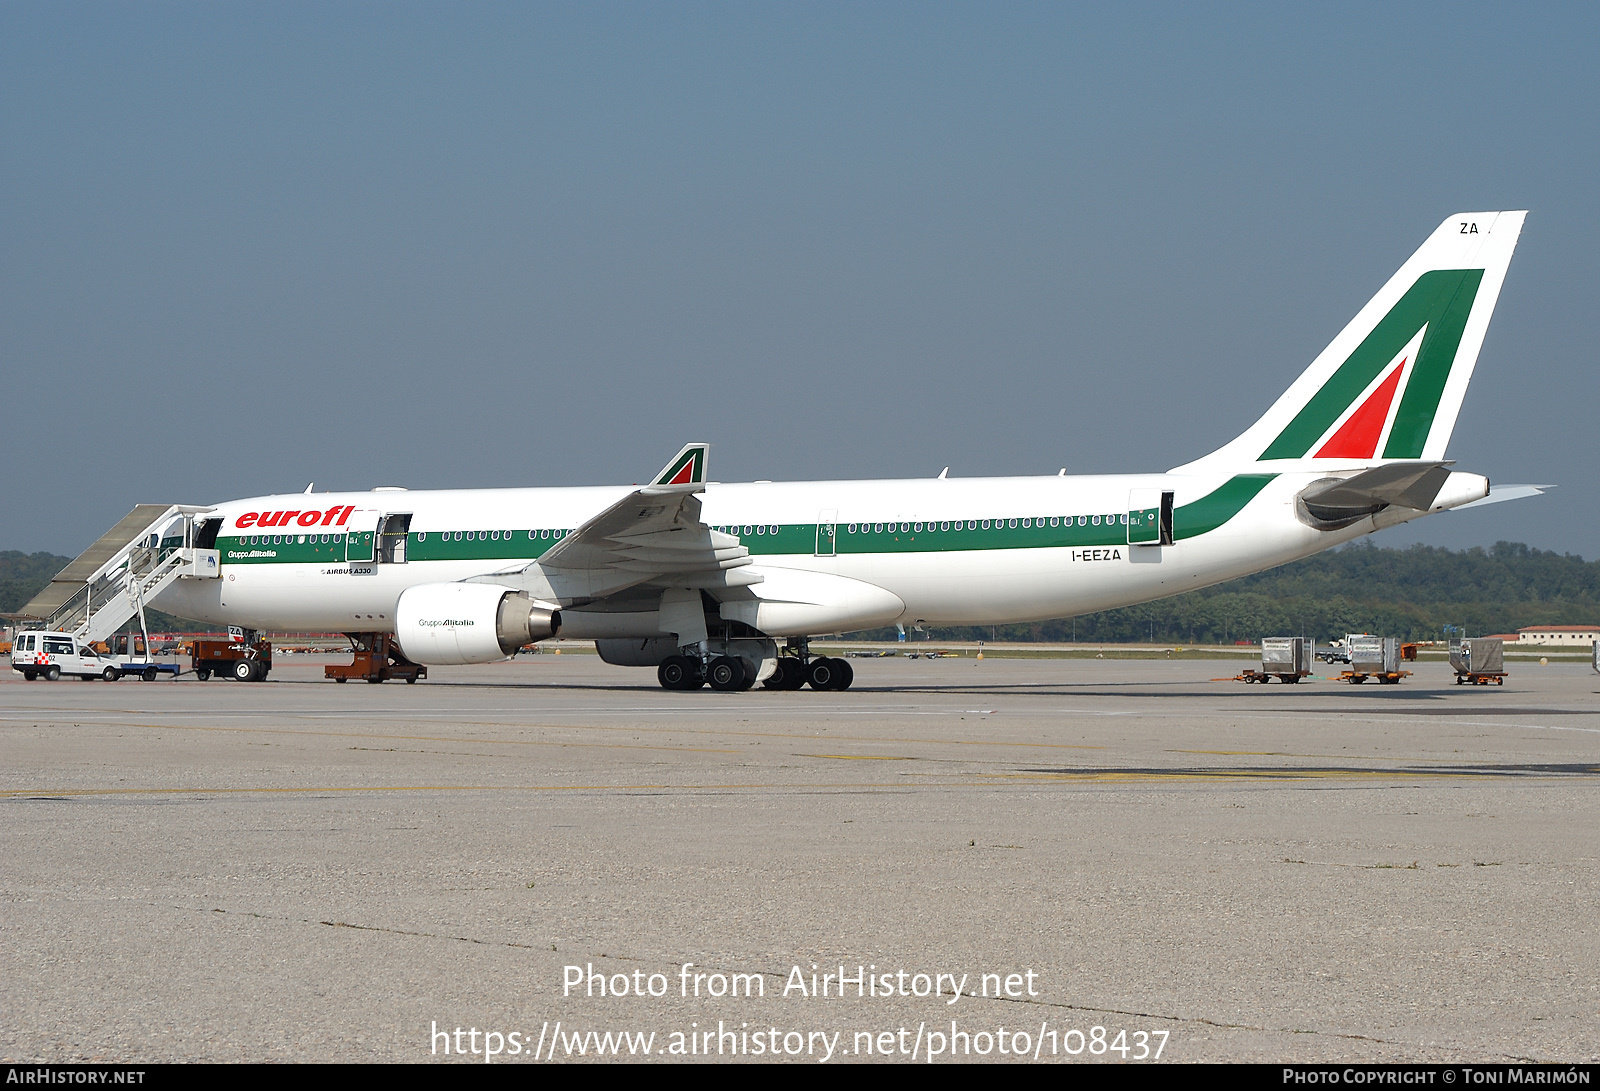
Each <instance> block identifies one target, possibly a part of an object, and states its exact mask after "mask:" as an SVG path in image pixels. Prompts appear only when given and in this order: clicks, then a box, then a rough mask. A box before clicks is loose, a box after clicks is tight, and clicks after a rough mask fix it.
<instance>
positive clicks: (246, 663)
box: [189, 626, 272, 682]
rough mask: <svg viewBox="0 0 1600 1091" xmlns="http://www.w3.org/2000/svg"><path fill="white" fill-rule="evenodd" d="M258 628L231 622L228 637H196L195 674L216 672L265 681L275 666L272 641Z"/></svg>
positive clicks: (191, 660)
mask: <svg viewBox="0 0 1600 1091" xmlns="http://www.w3.org/2000/svg"><path fill="white" fill-rule="evenodd" d="M256 635H257V634H256V631H255V630H254V629H241V628H238V627H237V626H229V628H228V639H227V640H196V641H195V642H194V644H193V645H192V646H191V648H190V650H189V663H190V665H191V666H193V667H194V676H195V677H196V678H198V679H200V681H202V682H204V681H207V680H208V679H210V677H211V676H212V675H213V674H215V675H218V676H220V677H223V678H232V679H233V680H234V681H236V682H260V681H264V680H265V679H266V677H267V675H268V673H270V672H271V670H272V641H270V640H258V639H256Z"/></svg>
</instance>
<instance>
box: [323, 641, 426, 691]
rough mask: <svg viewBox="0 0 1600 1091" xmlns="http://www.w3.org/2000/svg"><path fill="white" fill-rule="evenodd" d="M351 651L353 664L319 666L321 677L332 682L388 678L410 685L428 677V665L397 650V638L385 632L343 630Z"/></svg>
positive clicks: (377, 680) (368, 680) (379, 680)
mask: <svg viewBox="0 0 1600 1091" xmlns="http://www.w3.org/2000/svg"><path fill="white" fill-rule="evenodd" d="M344 635H345V636H346V637H347V638H348V639H349V641H350V650H351V651H352V652H354V653H355V661H354V662H352V663H330V664H328V665H327V666H325V667H323V668H322V676H323V677H324V678H332V679H333V680H334V681H335V682H348V681H349V680H350V679H352V678H360V679H362V680H363V681H366V682H373V683H377V682H387V681H388V680H389V679H391V678H399V679H403V680H404V681H405V683H406V684H407V685H413V684H415V683H416V681H417V679H418V678H426V677H428V668H427V667H424V666H422V665H421V664H419V663H413V662H412V661H411V660H409V659H407V658H406V657H405V653H404V652H402V651H401V650H400V643H399V641H397V640H395V638H394V637H392V636H390V635H389V634H388V633H346V634H344Z"/></svg>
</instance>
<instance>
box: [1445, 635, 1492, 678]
mask: <svg viewBox="0 0 1600 1091" xmlns="http://www.w3.org/2000/svg"><path fill="white" fill-rule="evenodd" d="M1450 666H1452V667H1454V668H1455V672H1456V685H1458V686H1465V685H1472V686H1487V685H1488V684H1489V683H1490V682H1493V683H1494V684H1495V685H1497V686H1503V685H1505V684H1506V647H1505V642H1504V641H1502V640H1497V639H1495V638H1492V637H1476V638H1473V639H1467V638H1465V637H1463V638H1461V639H1459V640H1452V641H1451V642H1450Z"/></svg>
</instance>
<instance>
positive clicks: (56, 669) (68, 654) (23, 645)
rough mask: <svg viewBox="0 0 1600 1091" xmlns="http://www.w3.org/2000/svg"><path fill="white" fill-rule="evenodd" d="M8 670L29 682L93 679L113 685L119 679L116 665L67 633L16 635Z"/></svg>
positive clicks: (41, 631) (50, 632)
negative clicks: (63, 677) (36, 680)
mask: <svg viewBox="0 0 1600 1091" xmlns="http://www.w3.org/2000/svg"><path fill="white" fill-rule="evenodd" d="M11 669H12V670H14V671H17V672H18V673H20V674H21V675H22V677H23V678H24V679H26V680H27V681H29V682H32V681H34V680H35V679H37V678H43V679H44V680H45V681H46V682H54V681H57V680H59V679H60V678H61V676H62V675H72V676H75V677H77V678H81V679H83V680H84V681H86V682H87V681H90V680H91V679H95V678H104V679H105V680H106V681H107V682H115V681H116V680H117V679H118V678H119V677H121V673H120V672H119V671H118V670H117V667H116V665H115V664H114V663H113V662H112V661H111V660H109V659H103V658H101V657H100V655H99V653H97V652H96V651H95V650H94V648H93V646H92V645H90V644H89V643H87V642H85V641H81V640H77V639H75V638H74V637H73V636H72V634H71V633H63V632H52V631H46V630H34V631H33V632H24V633H18V634H17V636H16V639H15V640H14V641H12V646H11Z"/></svg>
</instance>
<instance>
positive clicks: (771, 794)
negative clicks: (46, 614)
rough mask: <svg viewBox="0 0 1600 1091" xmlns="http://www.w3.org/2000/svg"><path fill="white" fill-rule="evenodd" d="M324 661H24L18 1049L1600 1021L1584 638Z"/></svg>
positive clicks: (13, 866) (1470, 1057)
mask: <svg viewBox="0 0 1600 1091" xmlns="http://www.w3.org/2000/svg"><path fill="white" fill-rule="evenodd" d="M331 661H335V660H334V659H333V658H331V657H328V658H324V657H319V656H296V657H292V658H289V657H285V658H284V659H282V660H281V661H280V663H279V665H278V666H277V667H276V668H275V669H274V671H273V673H272V677H271V680H270V681H268V682H265V683H260V684H244V683H236V682H231V681H220V680H212V681H210V682H204V683H202V682H198V681H194V680H192V677H186V678H184V679H181V680H178V681H160V682H153V683H144V682H138V681H133V680H124V681H121V682H118V683H114V684H108V683H105V682H69V681H62V682H56V683H46V682H43V681H37V682H24V681H23V680H22V679H21V677H20V675H16V674H13V673H12V672H10V671H7V672H6V674H7V675H9V677H7V678H4V679H0V745H3V747H4V753H5V755H6V760H5V762H4V764H3V781H0V813H3V814H4V820H3V821H0V838H3V841H0V851H3V857H0V859H3V860H4V865H3V867H0V892H3V897H4V899H5V911H4V913H3V914H0V937H3V942H0V998H3V1002H0V1056H3V1058H4V1059H5V1060H9V1061H21V1062H68V1061H96V1062H115V1063H134V1064H137V1063H140V1062H158V1061H188V1060H205V1061H429V1060H431V1061H440V1062H445V1061H468V1062H473V1063H485V1062H486V1061H489V1062H493V1063H507V1064H518V1063H521V1064H527V1063H549V1062H551V1061H554V1062H556V1063H568V1062H578V1061H593V1060H596V1059H613V1058H614V1057H620V1059H623V1060H630V1059H631V1060H634V1061H644V1060H647V1059H648V1060H658V1059H659V1060H673V1059H679V1058H682V1057H687V1058H688V1059H694V1060H705V1059H712V1060H717V1059H721V1060H757V1061H765V1060H772V1059H775V1058H776V1059H780V1060H785V1061H792V1062H796V1063H801V1062H804V1063H835V1064H837V1063H841V1062H846V1061H857V1060H874V1061H912V1060H915V1061H917V1062H919V1063H921V1062H926V1061H934V1062H936V1063H939V1062H948V1061H950V1060H952V1059H954V1060H969V1061H989V1062H996V1063H1021V1062H1024V1061H1035V1060H1037V1061H1040V1062H1043V1061H1047V1060H1048V1061H1056V1062H1074V1063H1077V1062H1090V1061H1107V1060H1110V1061H1123V1060H1127V1061H1130V1062H1131V1061H1135V1060H1139V1059H1140V1058H1141V1052H1140V1051H1141V1050H1142V1051H1143V1053H1142V1056H1143V1059H1144V1060H1145V1061H1146V1063H1148V1062H1151V1061H1158V1062H1167V1061H1198V1060H1204V1061H1227V1060H1240V1061H1269V1062H1290V1061H1301V1062H1359V1061H1447V1062H1462V1063H1480V1064H1492V1063H1505V1062H1511V1061H1518V1060H1533V1061H1545V1062H1559V1063H1563V1064H1565V1063H1570V1062H1582V1061H1590V1062H1592V1061H1594V1060H1596V1059H1597V1058H1600V1034H1597V1030H1596V1028H1597V1026H1600V1018H1597V1017H1600V973H1597V970H1600V899H1597V893H1600V868H1597V855H1600V842H1597V837H1596V833H1597V831H1600V676H1597V675H1595V674H1594V673H1593V672H1592V671H1591V670H1590V668H1589V666H1588V664H1587V663H1583V664H1579V663H1561V662H1552V663H1551V664H1549V665H1547V666H1540V665H1537V664H1528V665H1520V664H1519V665H1514V666H1513V667H1512V668H1511V670H1512V673H1511V676H1510V677H1509V678H1508V679H1507V681H1506V684H1505V685H1504V686H1503V687H1488V688H1482V687H1462V686H1456V685H1454V684H1453V675H1452V674H1451V672H1450V670H1449V668H1448V667H1447V666H1445V665H1443V664H1427V663H1425V664H1422V665H1421V666H1419V667H1418V668H1417V674H1416V675H1415V676H1414V677H1412V678H1408V679H1406V680H1405V681H1404V682H1403V683H1402V684H1400V685H1396V686H1378V685H1374V684H1370V683H1369V684H1367V685H1365V686H1359V687H1358V686H1350V685H1346V684H1341V683H1337V682H1332V681H1326V680H1317V679H1312V680H1308V681H1307V682H1306V683H1305V684H1302V685H1298V686H1284V685H1281V684H1279V683H1272V684H1271V685H1267V686H1259V685H1257V686H1246V685H1242V684H1239V683H1236V682H1232V681H1226V680H1222V678H1224V677H1225V676H1227V675H1231V674H1233V673H1235V672H1236V671H1237V670H1238V664H1236V663H1231V662H1227V661H1221V660H1217V661H1205V660H1199V661H1196V660H1183V661H1171V662H1166V661H1159V660H1149V661H1130V660H1105V661H1098V660H1065V659H1057V660H1034V661H1023V660H999V659H986V660H984V661H982V662H977V661H974V660H973V659H971V658H952V659H943V660H935V661H922V660H918V661H910V660H906V659H880V660H859V661H856V663H855V669H856V676H855V677H856V682H855V687H854V688H853V689H851V690H850V691H848V692H845V693H814V692H811V691H809V690H805V691H800V692H795V693H775V692H766V691H763V690H761V689H756V690H754V691H751V692H748V693H736V694H724V693H715V692H712V691H710V690H704V691H701V692H697V693H670V692H666V691H663V690H661V689H659V688H658V687H657V686H656V685H655V680H654V674H653V672H652V671H647V670H638V669H624V668H614V667H608V666H606V665H605V664H603V663H601V662H599V661H598V660H597V659H595V658H594V657H593V656H587V655H563V656H551V655H541V656H530V657H519V658H518V659H517V660H515V661H513V662H509V663H505V664H500V665H493V666H482V667H463V668H457V669H449V668H435V669H433V670H432V671H431V672H430V674H431V677H430V678H429V679H428V680H427V681H424V682H422V683H420V684H418V685H415V686H407V685H400V684H395V683H390V684H386V685H382V686H372V685H362V684H351V685H335V684H333V683H330V682H325V681H323V680H322V677H321V675H322V664H323V663H325V662H331ZM841 978H842V979H843V982H844V984H843V986H842V988H841V986H840V980H841ZM597 982H598V983H599V988H600V989H602V990H603V992H596V983H597ZM958 989H959V995H957V994H956V991H957V990H958ZM841 992H842V994H843V995H840V993H841ZM619 993H620V995H619ZM558 1024H559V1027H558ZM458 1028H459V1029H460V1033H459V1034H457V1033H456V1031H457V1029H458ZM606 1035H610V1037H605V1036H606ZM620 1035H626V1037H619V1036H620ZM647 1035H653V1037H651V1038H648V1039H647V1038H646V1036H647ZM647 1049H648V1053H646V1050H647ZM675 1051H676V1052H675ZM1158 1054H1159V1056H1158Z"/></svg>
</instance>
